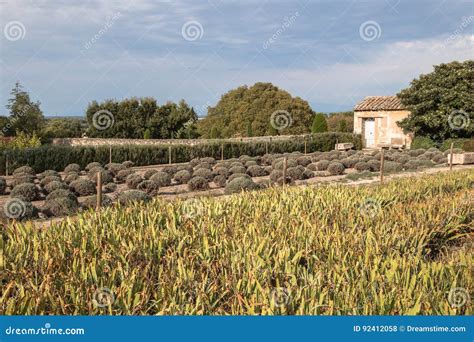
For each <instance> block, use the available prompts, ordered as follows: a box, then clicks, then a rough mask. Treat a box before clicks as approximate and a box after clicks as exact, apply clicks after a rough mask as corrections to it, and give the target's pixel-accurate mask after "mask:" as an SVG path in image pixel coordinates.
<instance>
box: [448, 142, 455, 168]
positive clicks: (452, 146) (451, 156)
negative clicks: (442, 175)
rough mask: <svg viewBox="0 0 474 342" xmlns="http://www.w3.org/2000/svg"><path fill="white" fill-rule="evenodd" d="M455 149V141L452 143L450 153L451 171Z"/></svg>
mask: <svg viewBox="0 0 474 342" xmlns="http://www.w3.org/2000/svg"><path fill="white" fill-rule="evenodd" d="M453 149H454V143H451V150H450V151H449V152H450V155H449V170H450V171H451V170H452V169H453Z"/></svg>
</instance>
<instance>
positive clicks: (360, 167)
mask: <svg viewBox="0 0 474 342" xmlns="http://www.w3.org/2000/svg"><path fill="white" fill-rule="evenodd" d="M354 169H356V170H357V171H359V172H361V171H370V165H369V164H367V163H366V162H363V161H360V162H358V163H357V164H355V165H354Z"/></svg>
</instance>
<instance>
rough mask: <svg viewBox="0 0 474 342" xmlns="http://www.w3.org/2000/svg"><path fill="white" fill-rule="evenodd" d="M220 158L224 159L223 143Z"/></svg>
mask: <svg viewBox="0 0 474 342" xmlns="http://www.w3.org/2000/svg"><path fill="white" fill-rule="evenodd" d="M221 160H224V143H221Z"/></svg>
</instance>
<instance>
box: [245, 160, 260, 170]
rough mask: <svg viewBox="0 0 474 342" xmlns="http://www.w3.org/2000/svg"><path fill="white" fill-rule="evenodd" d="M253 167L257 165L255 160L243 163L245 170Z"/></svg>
mask: <svg viewBox="0 0 474 342" xmlns="http://www.w3.org/2000/svg"><path fill="white" fill-rule="evenodd" d="M255 165H258V163H257V162H256V161H255V160H249V161H247V162H245V167H246V168H249V167H250V166H255Z"/></svg>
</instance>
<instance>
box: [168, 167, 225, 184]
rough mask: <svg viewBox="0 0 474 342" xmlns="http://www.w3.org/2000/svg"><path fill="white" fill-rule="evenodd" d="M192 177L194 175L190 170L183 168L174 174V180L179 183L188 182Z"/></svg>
mask: <svg viewBox="0 0 474 342" xmlns="http://www.w3.org/2000/svg"><path fill="white" fill-rule="evenodd" d="M225 170H227V169H225ZM191 177H192V175H191V173H190V172H189V171H187V170H181V171H178V172H176V174H175V175H174V180H175V181H176V183H178V184H186V183H188V181H189V180H190V179H191Z"/></svg>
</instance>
